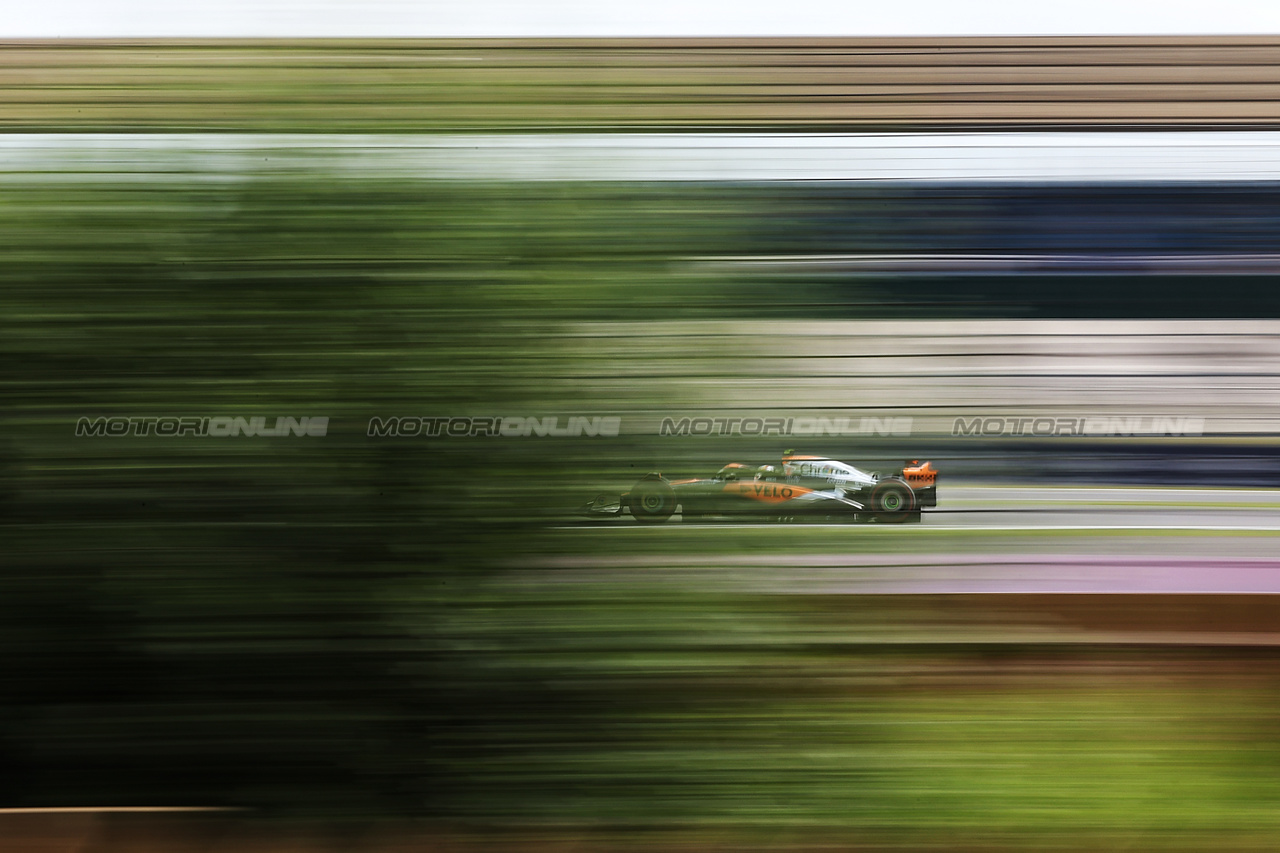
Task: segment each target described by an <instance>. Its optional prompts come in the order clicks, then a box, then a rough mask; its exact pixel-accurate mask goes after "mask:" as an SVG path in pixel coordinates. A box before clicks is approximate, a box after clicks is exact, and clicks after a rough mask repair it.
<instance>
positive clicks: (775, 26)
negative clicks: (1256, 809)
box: [0, 0, 1280, 38]
mask: <svg viewBox="0 0 1280 853" xmlns="http://www.w3.org/2000/svg"><path fill="white" fill-rule="evenodd" d="M1196 34H1202V35H1210V34H1237V35H1261V34H1280V0H1213V2H1210V0H1195V2H1192V1H1191V0H1067V2H1054V3H1049V2H1037V0H971V1H970V2H966V0H875V1H874V2H871V0H861V2H859V0H523V2H521V1H520V0H39V2H25V3H21V2H15V3H12V4H11V7H10V8H9V9H8V10H7V11H6V12H5V14H4V15H3V16H0V37H4V38H160V37H240V38H244V37H339V38H340V37H401V38H410V37H413V38H420V37H484V36H489V37H553V36H913V35H914V36H946V35H1196Z"/></svg>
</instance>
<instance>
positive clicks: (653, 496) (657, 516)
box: [628, 477, 676, 524]
mask: <svg viewBox="0 0 1280 853" xmlns="http://www.w3.org/2000/svg"><path fill="white" fill-rule="evenodd" d="M628 503H629V504H630V506H631V517H632V518H634V519H635V520H636V521H638V522H640V523H641V524H661V523H662V522H664V521H666V520H667V519H668V518H670V517H671V514H672V513H673V512H675V511H676V493H675V490H673V489H672V488H671V485H670V484H669V483H667V481H666V480H664V479H662V478H661V477H645V478H644V479H643V480H641V481H640V482H638V483H636V484H635V486H633V487H632V489H631V496H630V498H629V499H628Z"/></svg>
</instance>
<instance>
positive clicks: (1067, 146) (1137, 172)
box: [0, 131, 1280, 186]
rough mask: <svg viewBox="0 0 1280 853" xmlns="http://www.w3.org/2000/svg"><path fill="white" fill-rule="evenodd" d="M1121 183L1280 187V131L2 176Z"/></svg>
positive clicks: (222, 158) (428, 143)
mask: <svg viewBox="0 0 1280 853" xmlns="http://www.w3.org/2000/svg"><path fill="white" fill-rule="evenodd" d="M316 172H326V173H329V174H331V175H333V176H334V177H339V178H351V179H358V180H426V181H463V182H525V181H557V182H569V183H576V182H581V181H593V182H650V181H657V182H671V181H684V182H694V183H704V182H740V183H753V182H782V181H801V182H817V181H829V182H856V183H870V182H883V183H889V184H894V183H908V184H914V183H927V184H943V185H947V186H954V185H966V184H979V185H983V184H1003V183H1011V184H1025V183H1030V184H1046V183H1051V184H1079V183H1085V184H1096V183H1102V184H1112V183H1120V184H1123V185H1132V184H1135V183H1139V182H1150V183H1155V184H1160V183H1170V182H1172V183H1175V184H1189V183H1192V182H1200V183H1205V182H1214V183H1222V182H1231V183H1241V184H1244V183H1262V184H1265V183H1268V182H1276V181H1280V131H1176V132H1175V131H1144V132H1118V131H1113V132H1108V133H1097V132H1093V133H1088V132H1074V133H1063V132H1043V133H1035V132H1022V133H994V132H983V133H911V134H907V133H898V134H893V133H820V134H819V133H772V134H743V133H682V134H674V133H651V134H648V133H647V134H638V133H608V134H602V133H576V134H528V133H519V134H516V133H513V134H470V135H459V134H379V135H375V134H232V133H227V134H222V133H219V134H211V133H206V134H189V133H175V134H154V133H153V134H137V133H108V134H102V133H97V134H92V133H91V134H56V133H55V134H40V133H34V134H33V133H11V134H5V135H0V178H3V179H4V180H8V181H13V180H23V181H56V182H61V183H65V182H68V181H83V180H87V179H98V180H103V179H113V180H123V179H128V180H134V181H174V180H182V179H198V180H228V179H236V180H244V179H248V178H251V177H255V176H260V177H270V176H287V175H291V174H306V173H316Z"/></svg>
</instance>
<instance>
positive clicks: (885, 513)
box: [871, 480, 916, 523]
mask: <svg viewBox="0 0 1280 853" xmlns="http://www.w3.org/2000/svg"><path fill="white" fill-rule="evenodd" d="M871 509H872V510H873V511H874V512H875V514H876V520H877V521H888V522H892V523H898V522H903V521H908V520H910V519H911V517H912V516H913V515H915V511H916V493H915V492H913V491H911V487H910V486H908V485H907V484H906V483H904V482H903V481H901V480H881V481H880V482H879V483H877V484H876V487H875V489H873V490H872V491H871Z"/></svg>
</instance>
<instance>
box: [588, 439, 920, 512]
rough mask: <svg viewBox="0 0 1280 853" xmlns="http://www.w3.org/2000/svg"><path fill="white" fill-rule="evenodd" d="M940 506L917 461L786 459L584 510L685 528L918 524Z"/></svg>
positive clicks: (734, 466) (643, 485) (660, 481)
mask: <svg viewBox="0 0 1280 853" xmlns="http://www.w3.org/2000/svg"><path fill="white" fill-rule="evenodd" d="M937 505H938V472H937V470H936V469H935V468H934V467H933V463H932V462H928V461H926V462H921V461H920V460H918V459H912V460H909V461H907V462H906V463H904V464H903V466H902V468H900V469H898V470H896V471H892V472H890V473H888V474H885V475H883V476H882V475H880V474H877V473H875V472H870V473H868V472H865V471H862V470H860V469H858V468H855V467H854V466H852V465H849V464H848V463H845V462H840V461H837V460H835V459H831V458H828V457H825V456H799V455H796V454H795V452H794V451H788V452H787V453H785V454H783V457H782V466H781V470H779V469H778V467H776V466H774V465H760V466H756V467H752V466H750V465H745V464H742V463H740V462H730V463H729V464H728V465H725V466H724V467H722V468H721V469H720V470H719V471H717V472H716V473H715V474H713V475H712V476H710V477H706V478H700V479H699V478H695V479H691V480H668V479H667V478H666V477H664V476H662V474H660V473H656V472H655V473H652V474H646V475H645V476H644V477H642V478H641V479H640V481H639V482H638V483H636V484H635V485H634V486H632V487H631V491H629V492H626V493H624V494H621V495H608V494H602V495H597V496H596V497H595V499H594V500H592V501H591V502H589V503H588V504H586V506H584V507H583V508H582V512H583V514H584V515H586V516H587V517H589V518H610V517H617V516H621V515H623V514H624V513H627V512H629V513H630V514H631V517H632V518H634V519H635V520H636V521H638V522H640V523H642V524H659V523H661V522H664V521H666V520H667V519H669V518H670V517H671V516H672V515H674V514H675V512H676V510H677V508H678V509H679V510H680V514H681V518H682V519H683V520H685V521H690V520H697V519H701V518H706V517H726V516H727V517H741V516H756V517H762V518H766V519H774V520H779V521H785V520H790V519H796V518H802V517H807V518H813V517H825V518H828V519H841V520H846V521H879V522H903V521H919V520H920V510H921V509H924V508H931V507H935V506H937Z"/></svg>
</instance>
